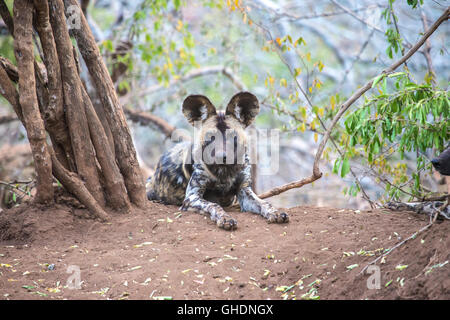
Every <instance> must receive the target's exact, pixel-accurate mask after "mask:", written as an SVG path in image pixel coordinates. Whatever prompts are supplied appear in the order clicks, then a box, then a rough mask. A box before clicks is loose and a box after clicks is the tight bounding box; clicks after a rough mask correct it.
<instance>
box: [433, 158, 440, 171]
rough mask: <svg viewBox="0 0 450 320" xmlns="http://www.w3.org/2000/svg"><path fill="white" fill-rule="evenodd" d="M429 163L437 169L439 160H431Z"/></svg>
mask: <svg viewBox="0 0 450 320" xmlns="http://www.w3.org/2000/svg"><path fill="white" fill-rule="evenodd" d="M431 163H432V164H433V166H434V167H435V168H436V169H437V168H439V166H440V163H439V160H438V159H436V158H435V159H433V160H431Z"/></svg>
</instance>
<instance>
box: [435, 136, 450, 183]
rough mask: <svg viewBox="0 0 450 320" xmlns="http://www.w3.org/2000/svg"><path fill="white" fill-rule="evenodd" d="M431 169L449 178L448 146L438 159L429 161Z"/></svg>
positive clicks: (449, 160) (449, 146) (449, 156)
mask: <svg viewBox="0 0 450 320" xmlns="http://www.w3.org/2000/svg"><path fill="white" fill-rule="evenodd" d="M431 163H432V164H433V167H434V168H435V169H436V170H437V171H438V172H439V173H440V174H442V175H444V176H450V144H449V145H448V146H447V149H445V150H444V151H442V152H441V154H440V155H439V157H437V158H434V159H433V160H431Z"/></svg>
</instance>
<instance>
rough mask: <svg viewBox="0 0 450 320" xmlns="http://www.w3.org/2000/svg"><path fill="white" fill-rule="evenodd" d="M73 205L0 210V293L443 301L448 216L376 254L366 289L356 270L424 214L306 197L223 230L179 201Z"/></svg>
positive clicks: (245, 216)
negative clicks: (272, 220) (97, 216)
mask: <svg viewBox="0 0 450 320" xmlns="http://www.w3.org/2000/svg"><path fill="white" fill-rule="evenodd" d="M69 202H70V201H68V200H67V199H66V200H63V201H59V204H56V205H55V206H53V207H51V208H44V207H38V206H36V205H32V204H22V205H20V206H18V207H16V208H12V209H8V210H5V211H3V212H0V299H162V298H164V297H167V298H172V299H450V263H449V260H450V250H449V248H450V239H449V237H448V235H449V231H450V224H449V222H448V221H444V222H441V223H439V222H438V223H436V224H435V225H433V226H432V227H431V228H430V229H428V230H427V231H425V232H424V233H421V234H419V235H418V236H417V237H415V238H414V239H412V240H410V241H408V242H406V243H405V244H404V245H402V246H400V247H399V248H397V249H396V250H394V251H392V252H391V253H390V254H389V255H387V256H386V257H385V259H382V260H380V261H378V262H377V263H376V266H378V267H379V268H380V269H379V275H380V288H379V289H368V286H367V280H368V279H369V277H371V276H372V275H375V273H372V274H369V273H367V272H364V273H363V274H361V273H360V272H361V270H362V269H363V268H364V267H365V266H366V265H367V264H368V263H369V262H371V261H373V260H374V259H375V258H376V257H378V256H380V255H381V254H383V253H384V252H385V250H386V249H387V248H390V247H392V246H394V245H395V244H397V243H398V242H400V241H401V240H402V239H405V238H407V237H409V236H410V235H412V234H413V233H414V232H416V231H417V230H419V229H420V228H421V227H423V226H424V225H426V224H427V223H428V217H425V216H420V215H418V214H415V213H412V212H393V211H389V210H371V211H358V210H356V211H355V210H348V209H334V208H316V207H306V206H305V207H295V208H291V209H287V210H286V211H287V212H288V213H289V214H290V222H289V223H288V224H282V225H277V224H268V223H267V222H266V221H265V220H264V219H262V218H261V217H259V216H256V215H254V214H251V213H241V212H233V213H232V215H233V216H234V217H235V218H236V219H237V220H238V229H237V230H236V231H234V232H229V231H224V230H222V229H218V228H217V227H216V226H215V224H214V223H213V222H211V221H210V220H209V218H207V217H205V216H202V215H200V214H196V213H192V212H180V211H179V210H178V208H177V207H175V206H165V205H162V204H158V203H151V202H149V205H148V208H147V209H146V210H138V209H134V210H133V212H132V213H131V214H120V213H111V216H112V221H111V222H110V223H100V222H97V221H95V220H92V219H90V218H89V213H88V212H87V211H86V210H85V209H80V208H77V205H76V202H75V203H73V204H70V203H69ZM69 266H76V267H71V268H75V269H76V268H79V270H80V273H79V274H78V275H79V279H80V288H79V289H76V288H75V289H73V288H71V287H73V285H74V284H75V285H76V282H75V281H73V280H74V279H76V278H77V277H76V276H77V274H76V272H75V273H67V271H68V268H69ZM72 270H74V269H72ZM375 271H376V270H375ZM72 272H73V271H72ZM372 272H373V271H372ZM369 280H370V279H369ZM72 281H73V282H72Z"/></svg>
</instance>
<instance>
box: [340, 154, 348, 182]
mask: <svg viewBox="0 0 450 320" xmlns="http://www.w3.org/2000/svg"><path fill="white" fill-rule="evenodd" d="M349 172H350V161H349V160H348V158H344V161H342V167H341V178H343V177H345V176H346V175H347V173H349Z"/></svg>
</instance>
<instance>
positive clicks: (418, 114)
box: [335, 72, 450, 200]
mask: <svg viewBox="0 0 450 320" xmlns="http://www.w3.org/2000/svg"><path fill="white" fill-rule="evenodd" d="M389 82H394V86H393V87H392V89H391V90H389V88H388V83H389ZM374 86H376V87H377V90H378V92H379V94H378V95H375V96H373V97H372V98H366V101H365V102H364V104H363V106H361V107H360V108H358V109H357V110H355V111H354V112H352V113H351V114H349V115H348V116H347V117H346V120H345V133H346V134H347V135H348V136H346V137H345V139H343V140H342V141H341V145H344V144H345V146H346V148H347V152H346V154H345V157H343V158H342V157H341V158H340V159H338V160H337V161H336V163H335V167H336V166H341V167H342V169H341V176H345V175H346V174H347V173H348V170H347V169H344V163H346V161H347V162H348V160H347V159H348V158H362V159H365V161H366V165H367V166H368V167H369V168H370V169H371V170H373V171H375V172H376V173H377V174H378V175H379V176H381V177H385V178H384V179H383V180H382V182H384V183H385V185H386V193H387V195H388V196H389V198H391V199H392V198H394V199H396V200H398V199H399V198H400V197H401V196H403V195H405V194H408V195H414V196H416V197H422V196H424V190H423V188H422V186H421V182H420V172H421V171H423V170H430V169H431V163H430V162H428V161H427V158H426V157H425V156H424V154H425V152H426V151H427V149H430V148H435V149H436V150H440V151H442V150H443V149H444V147H445V143H446V142H447V141H448V140H449V138H450V102H449V95H448V92H447V91H443V90H437V89H433V88H432V87H431V86H430V85H429V84H416V83H415V82H413V81H412V80H410V75H409V74H408V73H406V72H398V73H395V74H391V75H389V76H385V77H383V79H380V80H379V81H378V83H377V82H376V81H374ZM410 152H414V153H416V154H417V156H416V161H415V162H416V168H415V170H414V171H413V172H410V171H408V170H406V165H405V164H404V163H402V160H404V159H405V157H406V154H407V153H410ZM389 157H390V158H392V159H397V160H398V161H396V162H397V163H396V165H394V164H392V163H391V162H390V161H388V158H389ZM341 163H342V164H341ZM335 171H336V170H335ZM388 177H392V178H393V181H392V182H390V181H389V180H388ZM403 186H405V187H407V189H406V190H408V191H407V192H405V191H404V190H403V189H402V187H403Z"/></svg>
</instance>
